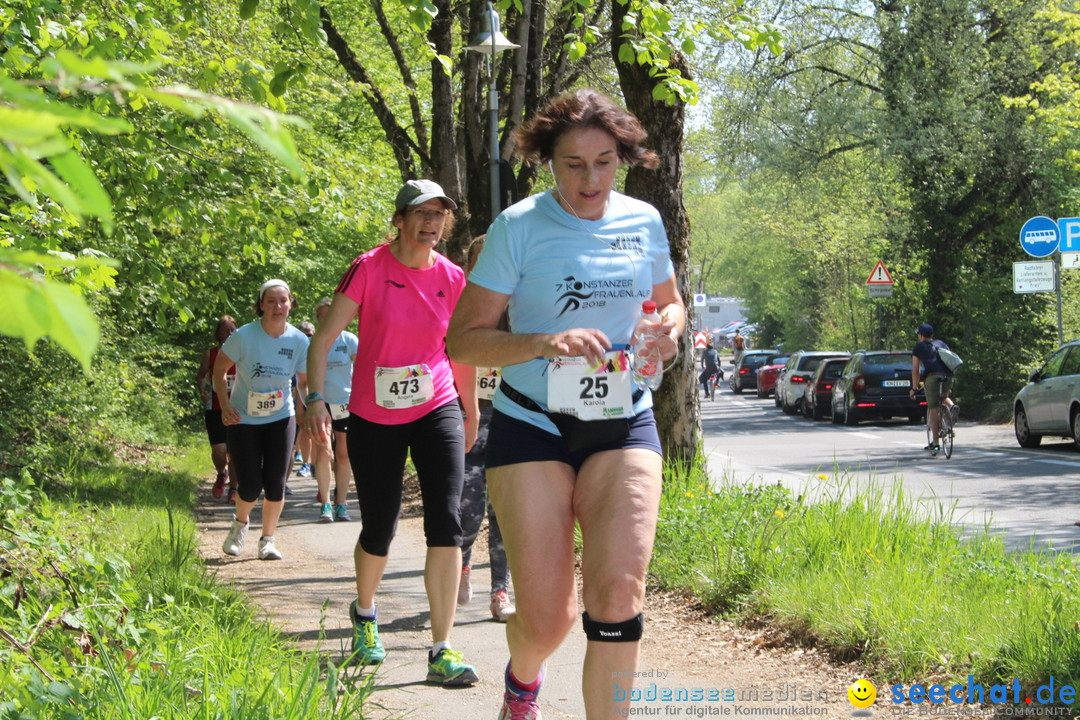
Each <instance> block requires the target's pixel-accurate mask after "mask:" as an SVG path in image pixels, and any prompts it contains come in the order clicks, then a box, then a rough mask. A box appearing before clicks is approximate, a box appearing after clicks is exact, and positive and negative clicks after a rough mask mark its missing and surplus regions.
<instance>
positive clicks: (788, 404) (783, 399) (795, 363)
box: [776, 350, 851, 415]
mask: <svg viewBox="0 0 1080 720" xmlns="http://www.w3.org/2000/svg"><path fill="white" fill-rule="evenodd" d="M850 356H851V354H850V353H846V352H838V351H835V350H799V351H798V352H796V353H794V354H792V356H791V358H790V359H789V360H788V361H787V366H786V367H785V368H784V373H783V375H784V379H783V381H782V382H781V383H780V384H779V385H777V386H776V387H777V400H778V404H779V405H780V409H781V410H783V411H784V413H785V414H786V415H794V414H795V413H797V412H799V411H801V410H802V402H803V396H804V395H805V394H806V386H807V384H808V383H809V382H810V376H811V375H813V374H814V371H815V370H817V366H818V365H819V364H820V363H821V361H822V360H825V359H827V358H845V359H846V358H848V357H850Z"/></svg>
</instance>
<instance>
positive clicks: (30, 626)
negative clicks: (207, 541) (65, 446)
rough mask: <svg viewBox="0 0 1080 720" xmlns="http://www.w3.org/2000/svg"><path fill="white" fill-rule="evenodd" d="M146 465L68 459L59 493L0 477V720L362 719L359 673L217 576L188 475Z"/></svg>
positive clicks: (363, 691)
mask: <svg viewBox="0 0 1080 720" xmlns="http://www.w3.org/2000/svg"><path fill="white" fill-rule="evenodd" d="M155 468H156V461H155V462H152V463H148V464H147V465H146V466H145V467H143V468H132V467H130V466H122V465H112V466H110V465H108V464H105V463H102V462H101V461H100V460H98V459H92V461H90V462H86V463H82V464H79V463H74V462H73V463H72V464H71V465H70V466H69V468H68V472H67V474H66V475H65V476H64V477H62V478H57V479H55V481H54V483H53V487H54V491H55V492H56V494H57V495H58V496H61V497H60V498H58V499H57V498H50V497H48V496H47V495H45V494H44V493H43V492H42V490H41V488H40V486H39V485H37V484H35V483H34V482H33V481H32V479H31V478H30V476H29V473H24V474H23V476H22V477H21V478H20V479H19V480H18V481H16V480H13V479H10V478H7V479H3V480H2V481H0V718H3V719H4V720H9V719H11V720H14V719H15V718H19V719H22V718H58V719H65V720H66V719H68V718H86V719H91V718H102V719H104V718H109V720H115V719H117V718H119V719H122V720H126V719H129V718H130V719H131V720H136V719H138V720H143V719H144V718H149V717H153V718H161V719H163V720H168V719H175V720H181V719H184V720H187V719H188V718H192V717H206V718H224V717H244V718H247V717H265V718H295V719H296V720H301V719H307V718H346V717H347V718H359V717H362V714H361V705H362V702H363V700H364V698H365V697H366V696H367V695H368V694H369V693H370V677H371V676H368V678H367V679H364V678H362V677H360V675H359V673H358V672H357V671H355V670H354V669H352V668H350V667H348V666H346V667H344V668H338V667H335V666H334V665H333V664H332V663H327V664H325V665H324V660H325V658H324V656H323V655H322V654H319V653H312V654H307V655H305V654H302V653H300V652H299V651H297V650H295V649H293V648H292V647H291V646H290V645H289V644H288V642H287V640H286V639H285V638H284V637H283V636H281V635H280V634H278V633H277V632H275V631H274V630H273V629H272V628H271V627H270V626H269V625H268V624H267V623H266V622H265V621H263V620H259V619H258V618H257V616H256V614H255V611H254V609H253V608H252V607H250V606H249V605H248V604H247V603H246V602H245V601H244V599H243V598H242V596H240V595H239V594H238V593H237V592H236V591H234V590H232V589H230V588H226V587H223V586H221V585H218V584H217V583H216V581H215V579H214V578H213V576H212V575H210V574H209V573H207V572H206V568H205V567H204V566H203V564H202V562H201V560H200V557H199V555H198V553H197V552H196V545H195V528H194V525H193V523H192V521H191V520H190V519H189V518H190V512H189V510H190V496H191V493H192V484H193V483H194V482H197V480H196V479H195V478H194V477H192V476H191V475H189V474H188V475H185V474H184V473H182V472H175V471H174V472H169V471H164V470H160V469H155ZM139 472H141V473H142V487H141V489H140V488H138V487H137V484H136V482H135V480H134V477H133V474H137V473H139ZM90 500H92V501H93V502H92V503H90V502H87V501H90Z"/></svg>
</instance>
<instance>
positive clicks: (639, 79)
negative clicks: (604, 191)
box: [611, 2, 700, 461]
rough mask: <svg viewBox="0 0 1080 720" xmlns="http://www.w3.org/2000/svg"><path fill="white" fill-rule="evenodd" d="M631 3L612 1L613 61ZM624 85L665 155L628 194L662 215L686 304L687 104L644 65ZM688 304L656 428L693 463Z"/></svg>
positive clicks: (631, 175)
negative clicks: (663, 97)
mask: <svg viewBox="0 0 1080 720" xmlns="http://www.w3.org/2000/svg"><path fill="white" fill-rule="evenodd" d="M626 8H627V6H626V5H623V4H621V3H618V2H616V3H612V23H611V25H612V57H614V58H617V57H618V56H619V53H618V47H619V44H620V42H621V40H620V38H619V34H620V31H619V30H618V28H621V27H622V24H623V18H624V17H625V14H626ZM671 62H672V65H673V66H675V67H678V68H679V69H680V70H681V71H682V72H683V74H684V75H685V76H686V77H689V76H690V73H689V68H688V67H687V64H686V59H685V58H684V57H683V56H682V55H680V54H673V55H672V57H671ZM616 67H617V68H618V71H619V83H620V85H621V87H622V91H623V97H624V99H625V100H626V108H627V109H628V110H629V111H630V112H632V113H634V114H635V115H636V116H637V117H638V119H639V120H640V121H641V124H642V125H643V126H644V127H645V130H646V131H647V132H648V133H649V139H648V140H647V141H646V144H647V145H648V146H649V147H650V148H651V149H652V150H654V151H655V152H656V153H657V154H658V155H659V156H660V166H659V167H658V168H657V169H656V170H648V169H646V168H641V167H634V168H631V169H630V171H629V172H628V173H627V175H626V188H625V190H626V194H627V195H631V196H633V197H636V198H639V199H641V200H645V201H646V202H649V203H651V204H652V205H653V206H654V207H656V209H657V210H659V211H660V215H661V217H663V219H664V227H665V229H666V230H667V235H668V243H669V244H670V246H671V261H672V263H674V265H675V276H676V278H677V279H678V283H679V291H680V292H681V293H682V296H683V299H684V301H685V300H686V298H688V297H690V295H691V288H690V280H689V272H688V270H689V264H690V219H689V216H688V215H687V213H686V208H685V207H684V206H683V201H682V178H683V123H684V120H685V114H686V112H685V111H686V108H685V103H683V102H677V103H676V104H674V105H667V104H665V103H660V102H656V101H655V100H653V97H652V91H653V86H654V85H655V83H656V81H655V80H654V79H653V78H652V77H650V76H649V70H648V68H646V67H644V66H642V65H638V64H636V63H635V64H628V63H623V62H616ZM686 304H687V315H688V317H687V323H686V327H687V332H684V333H683V337H682V342H680V344H679V356H678V358H677V359H676V360H675V363H674V364H673V365H672V366H671V367H669V368H666V369H665V373H664V384H663V385H661V386H660V390H659V391H658V392H657V393H656V395H655V399H654V402H655V407H654V408H653V412H654V413H655V414H656V425H657V428H658V430H659V431H660V442H661V444H662V445H663V448H664V457H666V458H669V459H673V460H683V461H689V460H690V459H691V458H693V457H694V455H695V453H696V452H697V444H698V435H699V434H700V427H699V422H698V403H697V394H698V383H697V373H696V367H695V363H694V345H693V342H691V341H690V338H691V337H692V335H691V331H690V328H691V319H690V317H689V314H690V312H691V311H692V303H689V302H688V303H686Z"/></svg>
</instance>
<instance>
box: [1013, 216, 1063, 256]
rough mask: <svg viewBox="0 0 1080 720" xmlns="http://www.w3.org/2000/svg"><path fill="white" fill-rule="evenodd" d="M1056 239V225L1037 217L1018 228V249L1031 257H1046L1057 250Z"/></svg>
mask: <svg viewBox="0 0 1080 720" xmlns="http://www.w3.org/2000/svg"><path fill="white" fill-rule="evenodd" d="M1058 237H1059V236H1058V225H1057V223H1056V222H1054V221H1053V220H1051V219H1050V218H1048V217H1043V216H1042V215H1039V216H1036V217H1033V218H1031V219H1029V220H1028V221H1027V222H1025V223H1024V226H1023V227H1022V228H1020V247H1022V248H1024V252H1026V253H1027V254H1028V255H1030V256H1031V257H1038V258H1041V257H1047V256H1048V255H1053V254H1054V251H1055V250H1057V249H1058Z"/></svg>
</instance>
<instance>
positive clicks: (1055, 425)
mask: <svg viewBox="0 0 1080 720" xmlns="http://www.w3.org/2000/svg"><path fill="white" fill-rule="evenodd" d="M1013 420H1014V423H1015V426H1016V428H1015V429H1016V442H1018V443H1020V446H1021V447H1026V448H1033V447H1038V446H1039V443H1040V442H1042V438H1043V435H1056V436H1061V437H1067V438H1071V439H1072V441H1073V442H1074V443H1076V445H1077V447H1080V339H1077V340H1073V341H1072V342H1068V343H1065V344H1064V345H1062V346H1061V347H1060V348H1058V349H1057V350H1055V351H1054V352H1052V353H1051V354H1050V357H1048V358H1047V359H1046V362H1045V363H1043V366H1042V367H1041V368H1039V369H1038V370H1036V371H1034V372H1032V373H1031V376H1030V377H1029V378H1028V384H1027V385H1025V386H1024V387H1023V388H1021V390H1020V392H1018V393H1017V394H1016V400H1014V401H1013Z"/></svg>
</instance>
